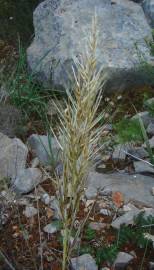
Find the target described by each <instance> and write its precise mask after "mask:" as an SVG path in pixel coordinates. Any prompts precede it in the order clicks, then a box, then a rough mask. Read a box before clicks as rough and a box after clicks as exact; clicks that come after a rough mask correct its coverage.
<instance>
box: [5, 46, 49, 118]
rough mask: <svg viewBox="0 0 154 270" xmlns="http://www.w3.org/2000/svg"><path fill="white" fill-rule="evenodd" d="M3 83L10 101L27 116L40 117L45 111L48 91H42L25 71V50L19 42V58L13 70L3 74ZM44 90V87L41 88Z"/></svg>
mask: <svg viewBox="0 0 154 270" xmlns="http://www.w3.org/2000/svg"><path fill="white" fill-rule="evenodd" d="M4 84H5V85H6V89H8V92H9V96H10V100H11V103H12V104H14V105H15V106H16V107H17V108H19V109H20V110H21V111H22V112H23V113H24V114H25V115H27V116H28V117H30V116H32V115H33V116H34V115H35V116H36V117H37V118H39V119H40V118H42V116H43V115H45V113H46V111H47V101H48V99H49V93H48V92H44V91H42V87H41V86H40V85H39V84H38V83H36V81H35V80H34V77H33V75H30V74H29V73H28V71H27V65H26V52H25V50H24V49H23V47H22V46H21V44H20V42H19V59H18V62H17V64H16V66H15V68H14V71H13V72H12V73H11V74H9V75H8V77H7V76H5V81H4ZM43 90H44V89H43Z"/></svg>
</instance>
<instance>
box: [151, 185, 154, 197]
mask: <svg viewBox="0 0 154 270" xmlns="http://www.w3.org/2000/svg"><path fill="white" fill-rule="evenodd" d="M151 193H152V195H153V196H154V187H152V189H151Z"/></svg>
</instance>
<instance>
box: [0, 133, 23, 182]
mask: <svg viewBox="0 0 154 270" xmlns="http://www.w3.org/2000/svg"><path fill="white" fill-rule="evenodd" d="M27 154H28V149H27V147H26V146H25V144H24V143H23V142H22V141H21V140H19V139H17V138H14V139H10V138H9V137H7V136H6V135H4V134H3V133H0V179H2V178H8V177H9V178H15V177H16V176H17V175H18V173H19V172H20V171H21V170H22V169H24V168H25V165H26V159H27Z"/></svg>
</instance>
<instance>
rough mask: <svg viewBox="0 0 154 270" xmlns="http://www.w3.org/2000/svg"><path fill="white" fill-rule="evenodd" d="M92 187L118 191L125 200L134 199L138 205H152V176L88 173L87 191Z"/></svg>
mask: <svg viewBox="0 0 154 270" xmlns="http://www.w3.org/2000/svg"><path fill="white" fill-rule="evenodd" d="M91 187H92V188H94V189H95V190H96V191H97V190H99V189H100V190H101V189H103V188H109V189H110V190H111V191H113V192H114V191H119V192H121V193H122V194H123V195H124V199H125V202H128V201H129V202H131V201H135V202H136V203H137V202H138V205H142V204H144V205H147V206H152V207H153V195H152V193H151V190H152V187H153V177H149V176H145V175H141V174H135V175H129V174H126V173H112V174H103V173H95V172H91V173H89V176H88V179H87V192H88V190H89V189H91Z"/></svg>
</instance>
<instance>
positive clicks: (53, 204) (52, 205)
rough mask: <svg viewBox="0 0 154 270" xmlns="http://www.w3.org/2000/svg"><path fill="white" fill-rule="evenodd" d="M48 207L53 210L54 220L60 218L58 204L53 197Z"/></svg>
mask: <svg viewBox="0 0 154 270" xmlns="http://www.w3.org/2000/svg"><path fill="white" fill-rule="evenodd" d="M49 207H50V208H51V209H52V210H54V219H57V220H59V219H60V218H61V213H60V209H59V203H58V200H57V199H56V198H55V197H54V196H53V198H52V199H51V202H50V204H49Z"/></svg>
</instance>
